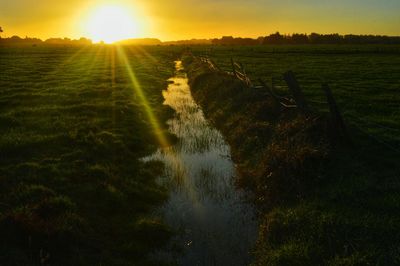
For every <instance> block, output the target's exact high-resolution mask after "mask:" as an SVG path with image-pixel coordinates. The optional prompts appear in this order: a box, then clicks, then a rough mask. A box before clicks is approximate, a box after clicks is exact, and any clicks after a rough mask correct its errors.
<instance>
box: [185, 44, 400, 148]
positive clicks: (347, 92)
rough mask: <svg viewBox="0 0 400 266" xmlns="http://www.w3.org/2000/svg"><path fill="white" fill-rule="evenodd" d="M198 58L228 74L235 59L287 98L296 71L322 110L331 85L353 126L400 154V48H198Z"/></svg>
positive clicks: (347, 46)
mask: <svg viewBox="0 0 400 266" xmlns="http://www.w3.org/2000/svg"><path fill="white" fill-rule="evenodd" d="M193 52H194V53H195V54H196V55H208V56H210V58H212V59H213V60H214V61H215V62H216V63H217V65H218V66H220V67H221V68H222V69H224V70H227V71H230V70H231V69H232V67H231V61H230V59H231V58H233V59H234V60H235V61H237V62H240V63H242V64H243V65H244V67H245V69H246V71H247V74H248V75H249V77H250V78H251V79H252V80H253V81H254V82H255V83H256V84H257V83H258V82H257V80H258V78H262V79H263V80H264V81H266V82H267V83H270V82H271V79H272V78H274V83H275V85H276V86H277V89H278V91H281V92H283V93H285V92H286V93H287V89H286V85H285V82H284V80H283V79H282V74H283V73H284V72H286V71H288V70H292V71H294V72H295V73H296V75H297V78H298V80H299V83H300V85H301V87H302V88H303V89H304V93H305V94H306V96H307V99H308V100H309V101H314V103H311V105H312V106H313V107H315V108H317V109H320V110H326V104H325V97H324V94H323V91H322V89H321V83H322V82H327V83H328V84H329V85H330V87H331V89H332V91H333V93H334V95H335V96H336V98H337V101H338V103H339V106H340V108H341V109H342V111H343V113H344V116H345V118H346V119H347V120H348V121H351V123H353V124H354V125H356V126H357V127H360V128H361V129H362V130H363V131H365V133H368V134H372V135H373V136H376V137H377V138H378V139H379V141H384V142H385V143H386V142H387V144H388V145H393V146H394V147H396V149H398V150H400V109H399V108H400V46H396V45H363V46H356V45H325V46H324V45H297V46H296V45H289V46H213V47H211V46H198V47H194V48H193Z"/></svg>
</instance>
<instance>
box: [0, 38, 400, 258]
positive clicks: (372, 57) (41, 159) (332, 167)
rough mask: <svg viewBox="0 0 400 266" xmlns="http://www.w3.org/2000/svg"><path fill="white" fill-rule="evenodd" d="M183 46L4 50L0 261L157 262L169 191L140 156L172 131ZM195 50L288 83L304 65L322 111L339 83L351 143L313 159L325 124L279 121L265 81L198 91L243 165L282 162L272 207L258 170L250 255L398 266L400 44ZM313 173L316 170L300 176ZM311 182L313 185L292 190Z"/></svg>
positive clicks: (307, 85) (0, 68)
mask: <svg viewBox="0 0 400 266" xmlns="http://www.w3.org/2000/svg"><path fill="white" fill-rule="evenodd" d="M182 50H183V48H182V47H179V46H176V47H155V46H154V47H146V48H139V47H136V48H134V47H117V46H88V47H62V46H58V47H57V46H54V47H23V46H21V47H18V48H10V47H9V48H6V47H0V236H1V239H0V264H1V265H146V264H149V263H150V262H148V260H147V259H146V256H147V254H148V253H149V252H151V251H153V250H155V249H156V248H158V247H160V246H162V245H163V244H164V243H165V241H166V240H167V239H168V238H169V236H170V235H171V232H170V229H168V228H166V227H165V226H164V225H163V222H162V221H161V220H159V219H156V218H152V219H150V218H148V217H149V216H148V214H149V213H150V212H151V211H152V210H153V209H154V208H155V207H156V206H158V205H159V204H161V203H162V202H163V201H164V200H165V199H166V197H167V195H168V194H167V191H166V190H165V189H164V188H163V187H160V186H159V185H157V184H156V182H155V177H156V176H157V175H159V174H160V173H161V172H160V171H162V166H161V165H160V164H158V163H154V162H153V163H143V162H142V161H140V158H142V157H144V156H146V155H149V154H150V153H151V152H153V151H154V150H155V149H156V148H157V147H159V146H160V145H165V144H166V143H168V142H173V137H172V136H169V135H168V133H167V132H166V129H165V128H166V126H165V121H166V120H167V119H168V118H169V117H170V116H171V110H170V109H168V108H167V107H165V106H163V105H162V104H161V103H162V102H163V99H162V94H161V90H163V89H165V88H166V87H167V82H166V80H167V78H169V77H171V76H172V75H173V73H174V62H173V61H174V60H175V59H176V58H177V57H178V52H179V51H182ZM192 50H193V53H194V54H196V55H205V54H208V55H210V57H211V58H212V59H213V60H214V61H216V62H217V64H218V65H219V66H220V67H221V68H222V69H225V70H230V69H231V65H230V58H231V57H232V58H233V59H235V60H236V61H238V62H241V63H243V64H244V66H245V67H246V69H247V73H248V74H249V76H250V77H251V78H252V80H254V81H256V80H257V79H258V78H263V79H264V80H265V81H267V82H270V81H271V79H272V78H273V79H274V84H275V86H276V89H277V91H278V92H279V93H282V94H287V88H286V86H285V84H284V82H283V80H282V74H283V72H285V71H287V70H289V69H290V70H293V71H294V72H295V73H296V74H297V77H298V80H299V82H300V84H301V86H302V87H303V89H304V92H305V94H306V97H307V99H308V100H309V101H310V104H311V106H312V107H313V108H314V109H315V110H316V112H318V113H319V112H322V113H324V112H325V111H326V109H327V108H326V104H325V99H324V96H323V93H322V90H321V83H322V82H328V83H329V84H330V86H331V88H332V90H333V93H334V95H335V96H336V98H337V100H338V103H339V107H340V108H341V110H342V111H343V114H344V117H345V119H346V122H347V124H348V126H349V132H350V135H351V137H352V141H353V143H352V145H348V144H338V145H331V146H329V151H328V153H329V155H328V156H327V157H324V156H322V155H321V154H322V153H323V152H321V154H318V156H320V155H321V156H320V157H323V160H324V161H323V162H322V163H321V165H323V167H322V168H321V169H319V168H318V169H317V168H315V167H314V166H315V165H314V164H310V165H308V164H307V163H308V162H309V161H307V160H308V159H309V158H311V159H313V158H314V157H313V156H314V155H315V152H314V150H313V148H315V147H316V148H318V149H320V148H321V147H322V146H318V145H320V143H315V142H318V141H319V140H320V139H319V137H320V136H317V137H316V138H312V139H310V136H312V134H314V133H315V132H313V128H311V129H310V128H308V127H307V130H304V131H303V130H302V128H303V126H304V125H306V124H305V123H306V122H305V121H304V120H301V119H299V120H296V119H297V118H296V119H294V120H291V121H289V122H288V123H287V124H285V121H283V122H282V121H281V122H282V124H280V122H279V121H278V120H279V119H278V117H274V113H273V108H271V109H268V108H267V109H264V107H265V105H268V103H265V102H264V99H261V98H260V97H259V95H258V94H257V93H255V94H252V93H250V94H249V93H247V92H246V91H241V90H240V88H236V87H235V86H236V85H235V84H228V85H229V86H226V87H225V88H223V89H219V88H220V87H221V88H222V87H223V86H225V85H226V84H225V83H226V80H225V81H224V80H222V79H221V80H220V79H219V76H218V75H217V76H215V78H213V79H212V82H211V83H212V84H211V85H212V86H211V85H210V84H207V83H204V84H200V83H199V84H197V85H198V86H197V87H196V89H197V91H198V92H197V93H195V94H200V96H197V98H198V99H200V98H202V97H203V100H204V101H205V102H206V103H205V104H204V103H203V106H204V105H208V106H209V107H206V108H205V113H206V114H207V116H208V117H209V118H211V119H214V120H218V121H219V123H220V125H219V128H220V129H222V131H223V133H224V134H225V136H226V137H227V139H228V141H229V143H230V144H231V145H232V152H233V153H234V154H233V155H234V156H235V154H236V155H237V154H239V155H240V156H239V157H240V159H241V160H242V161H241V162H239V166H242V165H243V164H245V165H246V162H249V161H251V163H248V164H247V167H248V168H250V166H251V167H253V166H254V168H253V169H247V170H249V171H250V172H251V171H253V172H257V171H259V170H265V169H266V168H267V169H268V167H270V168H274V167H275V168H279V167H280V169H279V171H280V175H279V174H278V175H277V177H282V176H284V177H285V178H283V179H279V178H277V180H275V181H276V182H277V184H273V185H277V187H278V188H279V189H281V190H275V191H273V192H274V193H272V194H274V195H273V196H271V195H270V197H269V198H270V199H272V198H273V197H275V198H277V200H276V202H277V203H276V204H274V205H271V204H270V202H268V201H267V200H266V199H267V198H268V197H265V194H260V193H261V192H263V190H262V189H261V190H260V189H259V188H260V187H262V188H263V187H264V186H265V185H266V183H265V178H264V179H263V177H264V176H263V175H260V177H261V178H260V179H254V180H252V183H254V184H255V188H254V187H253V189H254V191H255V193H257V194H256V196H257V197H258V202H259V203H260V209H261V210H262V211H263V214H262V217H261V228H260V229H261V230H260V237H259V241H258V245H257V249H256V259H255V262H254V264H255V265H396V264H397V265H398V264H400V250H399V248H398V243H399V242H400V235H399V232H400V216H399V213H400V179H399V177H400V168H399V165H398V158H399V157H400V111H399V106H400V94H399V90H400V83H399V80H400V47H398V46H335V45H331V46H277V47H274V46H252V47H246V46H243V47H241V46H217V47H216V46H193V47H192ZM194 72H196V73H197V74H199V73H200V72H198V69H196V71H194ZM200 74H201V73H200ZM212 77H214V76H212ZM229 80H231V79H229ZM229 80H228V83H229V82H230V81H229ZM200 85H201V86H200ZM203 86H204V87H203ZM207 86H208V87H207ZM213 86H215V88H217V89H215V88H214V87H213ZM232 87H233V88H234V89H237V90H230V89H231V88H232ZM252 97H253V98H252ZM195 98H196V97H195ZM246 101H247V102H246ZM207 109H209V110H211V112H210V111H207ZM265 110H267V111H268V110H270V111H271V113H268V112H265ZM293 121H294V122H293ZM281 125H284V126H285V125H287V126H288V128H285V127H282V126H281ZM316 126H317V125H316ZM290 127H292V128H290ZM277 128H278V129H279V128H280V129H281V130H282V132H280V131H279V130H277ZM287 129H288V130H287ZM290 130H291V131H292V133H293V132H294V133H296V132H298V131H299V130H300V131H301V134H294V135H291V133H290V132H289V133H290V134H287V133H288V131H290ZM280 133H282V134H280ZM318 133H319V132H316V133H315V134H318ZM293 140H295V141H298V140H299V142H298V143H295V144H296V145H297V144H298V145H297V146H291V145H292V144H293ZM305 140H306V141H308V142H304V141H305ZM271 143H272V144H277V145H275V146H274V147H273V148H275V150H274V149H271V145H270V144H271ZM303 144H307V145H308V144H310V145H309V146H303ZM293 150H295V151H296V152H298V153H290V151H293ZM274 151H275V152H274ZM271 153H273V156H272V157H271V155H270V154H271ZM288 154H289V155H288ZM320 157H318V160H320V159H321V158H320ZM271 158H272V159H274V160H271ZM304 158H307V160H305V161H304V160H303V159H304ZM258 162H260V163H258ZM273 163H275V165H273ZM291 164H296V167H294V168H293V169H289V170H287V169H286V168H285V166H287V165H289V166H290V165H291ZM303 166H304V167H303ZM310 169H311V170H310ZM298 170H299V171H298ZM297 171H298V172H297ZM308 175H309V176H310V177H312V178H316V180H314V179H313V180H306V179H304V180H300V181H299V180H298V177H300V176H301V177H305V178H307V176H308ZM286 177H287V178H286ZM303 181H304V182H305V183H304V184H302V182H303ZM305 184H306V185H307V186H308V185H309V187H308V188H307V189H305V190H306V193H302V194H301V196H298V195H297V194H293V195H290V194H291V193H292V191H294V192H296V193H297V192H298V191H297V190H296V189H297V188H298V187H296V186H303V188H304V187H305V186H306V185H305ZM257 186H258V187H257ZM281 192H282V194H280V193H281ZM283 194H285V195H286V196H288V198H285V197H284V196H283ZM289 198H290V199H289Z"/></svg>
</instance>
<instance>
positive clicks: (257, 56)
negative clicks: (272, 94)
mask: <svg viewBox="0 0 400 266" xmlns="http://www.w3.org/2000/svg"><path fill="white" fill-rule="evenodd" d="M210 49H211V48H210V47H201V46H199V47H194V48H193V52H194V54H205V53H206V52H208V53H209V54H211V56H210V57H211V58H212V59H213V60H214V61H216V62H217V64H218V65H220V66H221V67H222V68H223V69H225V70H230V69H231V66H230V57H231V56H232V57H233V58H234V59H236V60H237V61H239V62H242V63H243V64H244V65H245V66H246V68H247V70H248V73H249V75H250V76H251V77H252V79H253V80H256V78H258V77H263V78H264V79H265V80H268V79H270V78H271V76H274V77H276V81H275V82H276V84H278V86H281V87H278V89H279V92H280V93H285V94H287V93H288V92H287V88H286V86H285V85H284V82H283V81H282V78H281V76H282V74H283V73H284V72H285V71H287V70H289V69H291V70H293V71H295V73H296V74H297V76H298V78H299V82H300V84H301V85H302V87H303V88H304V92H305V94H306V98H307V99H308V100H309V101H310V103H311V105H312V107H313V109H314V110H315V111H314V114H317V116H321V118H322V121H320V122H318V120H311V121H304V120H303V119H302V116H297V115H296V114H295V113H293V111H290V110H286V111H282V112H278V111H277V110H276V108H275V107H274V104H273V103H271V102H270V101H269V100H268V97H266V96H262V95H261V94H260V92H257V91H254V90H250V89H248V88H243V86H241V85H240V84H238V83H237V82H234V81H233V80H232V78H230V77H224V76H221V75H219V74H215V73H214V74H213V73H209V72H208V71H207V70H204V68H201V67H200V66H199V65H197V64H196V63H195V64H192V63H191V62H190V59H188V60H187V63H186V64H187V66H188V67H189V71H193V73H190V72H189V76H190V78H191V84H192V90H193V93H194V96H195V99H197V100H198V101H199V102H200V104H201V105H202V106H203V109H204V111H205V114H206V116H207V117H208V118H210V119H212V120H213V121H214V122H215V124H216V125H217V126H218V127H219V129H220V130H221V131H222V132H223V134H224V135H225V137H226V138H227V140H228V142H229V143H230V144H231V147H232V153H233V158H234V160H235V161H236V163H237V165H238V167H239V170H240V171H241V172H242V174H243V175H242V177H241V179H242V180H239V181H240V182H239V184H240V185H244V186H246V187H248V188H250V189H251V190H253V191H254V192H255V196H256V201H257V202H258V203H259V206H260V210H261V212H262V214H261V226H260V233H259V240H258V243H257V247H256V258H255V261H254V263H253V264H254V265H399V264H400V250H399V247H398V243H399V242H400V234H399V232H400V215H399V214H400V197H399V195H400V179H399V177H400V167H399V165H398V158H399V156H400V153H399V152H398V151H397V149H398V147H399V144H400V143H399V141H400V135H399V132H398V129H399V128H400V120H399V109H398V108H399V104H400V98H399V94H398V91H399V89H400V87H399V86H400V84H399V80H400V76H399V75H400V74H399V73H400V71H399V64H398V63H399V61H400V55H399V52H398V50H399V49H400V48H399V47H397V46H378V47H372V46H362V47H354V46H351V47H349V46H325V47H322V46H282V47H237V46H235V47H228V46H226V47H213V48H212V51H211V52H210ZM272 50H273V52H272ZM321 75H322V77H323V78H324V79H325V81H328V82H329V83H330V85H331V87H332V89H333V91H334V94H335V96H336V98H337V99H338V102H339V107H341V109H342V110H343V111H344V112H345V119H346V122H347V124H348V130H349V133H350V136H351V139H352V143H351V144H349V143H348V142H343V143H342V142H333V141H332V142H331V141H329V128H326V127H325V126H324V119H325V118H324V117H325V112H326V109H327V108H326V104H325V103H323V102H324V101H325V99H324V96H323V94H322V91H321V88H320V85H321V82H322V81H321V80H320V79H318V76H321ZM278 79H279V80H278ZM311 101H315V102H321V104H315V103H313V102H311ZM357 117H360V118H362V119H363V120H366V121H368V123H362V124H361V123H360V122H359V121H358V120H357ZM327 129H328V131H327Z"/></svg>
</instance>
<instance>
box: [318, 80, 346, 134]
mask: <svg viewBox="0 0 400 266" xmlns="http://www.w3.org/2000/svg"><path fill="white" fill-rule="evenodd" d="M322 89H323V90H324V92H325V95H326V99H327V102H328V105H329V110H330V113H331V117H332V123H333V126H334V128H335V129H336V130H337V132H338V133H339V135H341V136H343V137H346V138H347V137H348V136H347V130H346V125H345V124H344V121H343V117H342V115H341V113H340V111H339V108H338V106H337V104H336V101H335V98H334V97H333V94H332V91H331V89H330V88H329V85H328V84H327V83H323V84H322Z"/></svg>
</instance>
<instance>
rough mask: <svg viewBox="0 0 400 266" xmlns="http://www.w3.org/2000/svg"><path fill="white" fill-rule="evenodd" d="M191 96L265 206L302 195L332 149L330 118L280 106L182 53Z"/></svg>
mask: <svg viewBox="0 0 400 266" xmlns="http://www.w3.org/2000/svg"><path fill="white" fill-rule="evenodd" d="M183 62H184V65H185V68H186V70H187V73H188V77H189V82H190V86H191V89H192V93H193V97H194V98H195V100H196V101H197V102H198V103H199V104H200V105H201V106H202V108H203V110H204V112H205V115H206V116H207V118H209V119H210V120H211V121H213V122H214V124H215V125H216V126H217V127H218V129H219V130H220V131H221V132H222V133H223V135H224V136H225V138H226V140H227V141H228V142H229V144H230V145H231V148H232V157H233V159H234V161H235V162H236V164H237V166H238V169H239V171H240V172H241V176H240V177H239V178H238V180H237V182H238V184H239V185H240V186H244V187H248V188H251V190H253V191H254V192H255V195H256V200H257V201H258V203H261V204H262V205H263V206H264V207H267V208H269V207H273V206H274V205H276V204H280V203H288V202H291V201H293V200H297V199H301V198H304V197H305V196H306V195H307V194H308V193H309V192H310V188H312V187H313V185H315V184H316V182H318V180H319V179H320V175H321V170H322V168H323V164H324V161H325V158H326V157H327V154H328V151H329V145H328V138H327V137H326V136H327V123H326V119H324V118H323V117H321V116H319V115H312V114H309V115H307V116H305V115H302V114H301V113H299V112H298V111H297V109H294V108H291V109H289V108H288V109H286V108H282V107H281V106H279V105H278V104H277V103H276V102H275V101H274V99H273V98H272V97H271V96H269V95H266V93H265V91H263V90H257V89H251V88H248V87H246V86H245V85H244V84H243V82H241V81H240V80H238V79H235V78H233V77H232V76H230V75H228V74H226V73H223V72H219V71H215V70H212V69H210V68H209V67H208V65H207V64H204V63H203V62H201V61H200V60H198V59H197V58H195V57H192V56H185V57H184V60H183Z"/></svg>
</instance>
